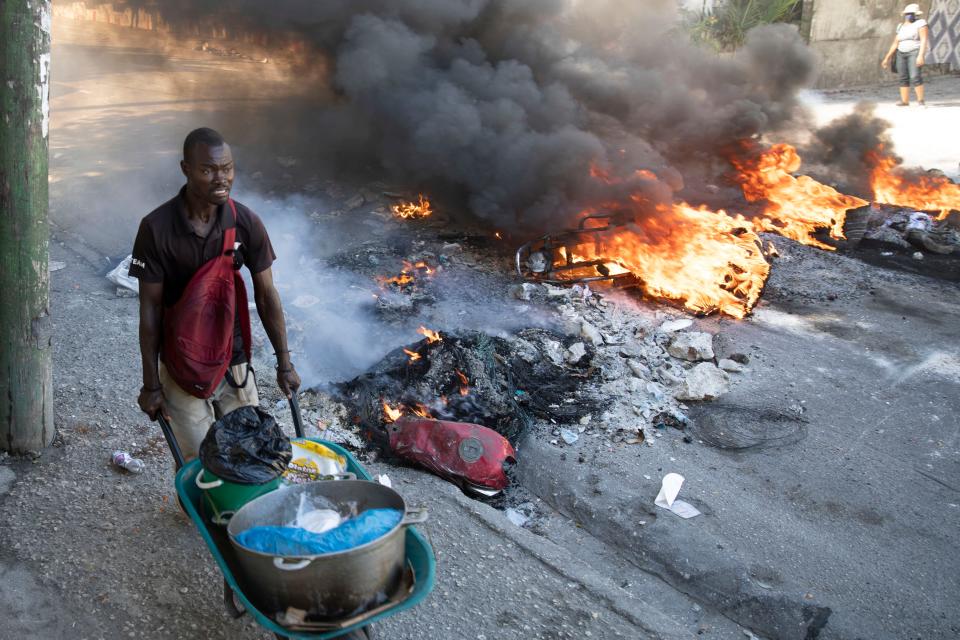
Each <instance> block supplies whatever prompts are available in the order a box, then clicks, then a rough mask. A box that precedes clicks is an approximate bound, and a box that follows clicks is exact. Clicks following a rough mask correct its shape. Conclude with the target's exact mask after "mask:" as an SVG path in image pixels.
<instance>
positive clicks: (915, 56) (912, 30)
mask: <svg viewBox="0 0 960 640" xmlns="http://www.w3.org/2000/svg"><path fill="white" fill-rule="evenodd" d="M922 14H923V12H922V11H921V10H920V5H918V4H916V3H912V4H908V5H907V6H906V8H905V9H904V10H903V22H901V23H900V24H899V25H897V35H895V36H894V37H893V44H891V45H890V50H889V51H887V55H885V56H884V57H883V62H882V63H881V65H882V66H883V67H884V68H886V67H889V66H890V62H891V61H892V60H894V58H893V56H894V55H896V65H897V66H896V71H897V73H899V74H900V102H898V103H897V106H898V107H907V106H909V105H910V87H913V90H914V92H916V94H917V103H918V104H919V105H920V106H925V105H926V103H925V102H924V100H923V61H924V55H925V54H926V52H927V36H928V35H929V31H930V30H929V28H928V27H927V21H926V20H923V19H921V18H920V16H921V15H922Z"/></svg>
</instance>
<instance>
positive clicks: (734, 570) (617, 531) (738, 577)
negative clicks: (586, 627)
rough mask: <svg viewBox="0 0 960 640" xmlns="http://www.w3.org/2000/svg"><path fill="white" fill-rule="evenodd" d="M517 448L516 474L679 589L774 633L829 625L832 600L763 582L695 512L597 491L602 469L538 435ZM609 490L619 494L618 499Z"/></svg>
mask: <svg viewBox="0 0 960 640" xmlns="http://www.w3.org/2000/svg"><path fill="white" fill-rule="evenodd" d="M517 451H518V455H517V460H518V462H517V467H516V472H517V473H516V475H517V477H518V479H519V481H520V483H521V484H522V485H523V486H524V487H526V489H527V490H529V491H530V492H531V493H533V494H535V495H536V496H538V497H539V498H540V499H541V500H543V501H544V502H546V503H547V504H549V505H550V506H551V507H553V508H554V509H556V510H557V511H559V512H561V513H563V514H564V515H566V516H567V517H569V518H571V519H572V520H574V521H575V522H578V523H580V524H581V525H582V526H583V527H584V529H586V530H587V531H588V532H589V533H590V534H591V535H593V536H594V537H596V538H597V539H599V540H601V541H602V542H604V543H606V544H608V545H611V546H613V547H615V548H618V549H620V550H622V551H623V552H624V555H625V558H626V559H627V560H628V561H629V562H631V563H633V564H634V565H635V566H637V567H639V568H640V569H642V570H644V571H647V572H649V573H652V574H653V575H655V576H657V577H659V578H661V579H662V580H664V581H665V582H667V583H668V584H669V585H671V586H672V587H673V588H675V589H677V590H678V591H680V592H682V593H685V594H687V595H689V596H690V597H692V598H694V599H695V600H698V601H700V602H701V603H703V604H704V605H706V606H708V607H712V608H714V609H716V610H717V611H718V612H719V613H721V614H722V615H724V616H725V617H727V618H729V619H731V620H733V621H734V622H736V623H738V624H741V625H743V626H744V627H747V628H749V629H751V630H753V631H755V632H756V633H759V634H761V635H763V636H766V637H770V638H778V639H781V640H812V639H814V638H816V637H817V636H818V635H819V634H820V632H821V631H822V630H823V628H824V627H825V626H826V624H827V620H828V619H829V617H830V614H831V613H832V611H831V609H830V608H829V607H826V606H824V605H822V604H818V603H817V602H816V601H815V600H805V599H803V596H802V595H800V594H802V593H803V590H802V589H801V588H800V587H798V586H796V585H792V584H790V583H789V582H788V583H785V584H782V585H778V586H777V587H770V588H766V586H760V585H758V584H756V583H755V582H754V581H753V580H752V579H751V577H750V572H749V570H748V568H747V567H746V566H744V565H743V564H742V563H741V562H739V561H738V560H737V559H735V558H731V557H730V556H729V555H726V554H724V553H723V552H722V551H721V549H722V548H723V542H724V540H723V539H722V538H718V537H717V536H715V535H714V534H713V533H711V532H710V531H709V530H708V529H707V528H706V527H703V526H701V527H696V526H695V524H696V520H694V521H691V523H690V525H692V526H685V525H688V523H687V522H686V521H680V520H679V518H678V519H677V520H678V522H670V521H669V520H666V521H664V522H659V521H658V517H659V516H660V515H661V514H662V513H665V512H662V510H658V509H656V508H655V507H654V505H653V497H652V496H651V497H650V499H649V500H647V499H646V498H645V497H643V498H641V497H640V496H635V495H630V493H629V490H628V487H624V486H623V485H622V483H620V484H616V485H613V486H611V487H610V490H609V491H598V488H599V485H600V484H601V483H602V480H601V479H600V478H599V477H598V476H597V474H591V475H592V476H593V477H592V478H590V479H589V481H588V479H586V478H584V473H583V471H585V470H586V469H583V468H582V467H581V469H580V470H578V469H576V468H573V469H572V468H571V466H572V465H571V464H570V463H568V462H565V461H564V459H562V458H561V453H562V451H561V450H560V449H557V448H556V447H552V446H550V445H548V444H545V443H543V442H541V441H539V440H537V439H536V437H534V436H532V435H528V436H526V437H525V438H524V439H523V441H522V442H521V444H520V446H519V447H518V448H517ZM610 479H611V480H614V481H616V480H617V478H615V477H613V476H612V475H611V476H610ZM610 495H616V496H618V497H617V498H616V502H615V503H614V504H611V503H610V497H609V496H610ZM648 502H649V504H647V503H648ZM666 517H675V516H666ZM704 517H710V516H709V515H706V516H704ZM639 520H645V521H647V522H650V524H648V525H646V526H644V527H643V528H642V534H638V529H640V527H639V526H637V525H636V524H635V523H636V522H637V521H639Z"/></svg>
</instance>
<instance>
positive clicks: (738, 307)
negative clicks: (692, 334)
mask: <svg viewBox="0 0 960 640" xmlns="http://www.w3.org/2000/svg"><path fill="white" fill-rule="evenodd" d="M606 244H607V246H606V247H605V250H604V252H603V255H604V257H608V258H613V259H614V260H615V262H616V263H618V264H619V265H620V266H621V267H623V268H625V269H627V270H629V271H631V272H632V273H633V274H634V275H636V276H637V277H638V278H639V279H640V281H641V287H642V289H643V291H644V293H646V294H647V295H650V296H653V297H658V298H667V299H670V300H677V301H680V302H682V303H683V305H684V306H685V307H686V308H688V309H690V310H692V311H696V312H698V313H712V312H715V311H720V312H721V313H725V314H727V315H730V316H733V317H735V318H742V317H744V316H745V315H746V314H747V313H749V312H750V309H752V308H753V305H754V304H756V302H757V299H758V298H759V297H760V292H761V291H763V284H764V282H765V281H766V279H767V275H768V274H769V273H770V265H769V264H767V261H766V260H765V259H764V257H763V252H762V249H761V245H760V238H759V237H757V234H756V233H755V232H754V231H753V227H752V225H751V224H750V222H749V221H748V220H746V219H745V218H744V217H743V216H740V215H736V216H731V215H729V214H727V213H726V212H724V211H711V210H709V209H707V208H706V207H700V208H696V207H692V206H690V205H688V204H686V203H678V204H674V205H672V207H670V208H669V209H668V208H664V207H661V208H660V210H659V212H658V215H653V216H647V217H645V218H643V219H641V220H640V221H638V222H637V223H636V224H634V225H631V226H630V227H629V228H628V229H627V230H626V231H618V232H616V233H615V234H614V235H613V236H612V237H611V238H609V239H608V240H606Z"/></svg>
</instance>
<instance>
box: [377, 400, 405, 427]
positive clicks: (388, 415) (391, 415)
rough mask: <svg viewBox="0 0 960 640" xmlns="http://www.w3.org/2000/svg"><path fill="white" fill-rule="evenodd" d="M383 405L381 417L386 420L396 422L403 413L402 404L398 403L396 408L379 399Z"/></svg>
mask: <svg viewBox="0 0 960 640" xmlns="http://www.w3.org/2000/svg"><path fill="white" fill-rule="evenodd" d="M381 404H382V405H383V419H384V420H385V421H387V422H396V421H397V419H399V418H400V416H402V415H403V405H398V406H397V408H396V409H394V408H393V407H391V406H390V405H389V404H387V401H386V400H383V401H381Z"/></svg>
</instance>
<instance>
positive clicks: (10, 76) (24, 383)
mask: <svg viewBox="0 0 960 640" xmlns="http://www.w3.org/2000/svg"><path fill="white" fill-rule="evenodd" d="M49 87H50V0H0V98H2V100H0V102H2V105H3V112H2V116H0V117H2V121H0V450H4V449H5V450H7V451H10V452H12V453H25V452H27V451H39V450H40V449H41V448H43V447H45V446H47V445H49V444H50V442H51V441H52V440H53V382H52V375H51V371H50V360H51V348H50V342H51V333H52V332H51V322H50V312H49V307H50V286H49V285H50V275H49V271H48V267H47V259H48V256H49V248H48V228H47V212H48V209H49V201H48V194H47V192H48V185H47V148H48V147H47V134H48V133H49V131H50V99H49V96H50V90H49Z"/></svg>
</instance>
